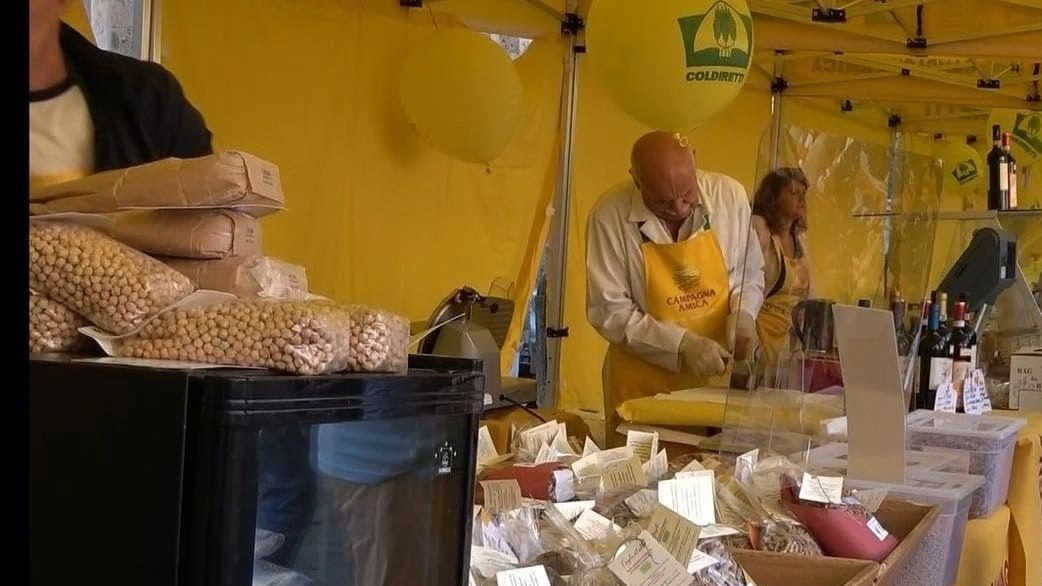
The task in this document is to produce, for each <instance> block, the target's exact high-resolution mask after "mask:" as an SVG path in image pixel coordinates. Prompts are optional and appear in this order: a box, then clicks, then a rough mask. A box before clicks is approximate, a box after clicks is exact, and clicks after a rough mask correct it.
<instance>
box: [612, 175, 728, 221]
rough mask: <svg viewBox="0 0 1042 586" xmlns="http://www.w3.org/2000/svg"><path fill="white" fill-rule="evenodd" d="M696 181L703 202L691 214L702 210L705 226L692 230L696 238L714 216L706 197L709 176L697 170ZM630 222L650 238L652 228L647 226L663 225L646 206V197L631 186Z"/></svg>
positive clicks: (635, 187)
mask: <svg viewBox="0 0 1042 586" xmlns="http://www.w3.org/2000/svg"><path fill="white" fill-rule="evenodd" d="M695 181H697V182H698V193H699V197H700V199H701V200H702V201H701V203H699V205H697V206H695V207H693V208H691V213H692V214H694V213H695V212H696V211H698V210H699V209H701V210H702V211H703V220H704V221H703V225H702V226H700V227H699V228H698V229H695V230H692V233H691V235H692V236H694V235H695V234H697V233H698V232H700V231H701V230H704V229H706V228H708V226H709V218H710V216H711V215H712V213H711V212H712V207H711V205H710V203H709V197H708V196H707V195H706V194H707V193H708V191H709V176H708V175H707V174H706V173H705V171H702V170H701V169H696V170H695ZM627 220H628V221H630V222H633V223H635V224H638V225H641V226H642V227H641V231H642V232H644V234H646V235H647V236H648V237H653V236H654V235H653V234H648V232H647V231H646V230H648V229H649V228H650V226H647V224H648V223H649V222H651V223H653V224H661V222H662V221H661V220H660V219H659V217H658V216H656V215H655V213H654V212H652V211H651V210H649V209H648V206H646V205H644V197H643V196H642V195H641V194H640V190H639V189H637V186H636V185H630V213H629V217H628V218H627Z"/></svg>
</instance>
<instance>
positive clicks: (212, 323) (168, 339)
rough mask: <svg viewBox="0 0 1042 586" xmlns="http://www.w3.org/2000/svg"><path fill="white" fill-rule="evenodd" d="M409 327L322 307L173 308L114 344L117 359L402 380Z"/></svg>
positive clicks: (362, 311)
mask: <svg viewBox="0 0 1042 586" xmlns="http://www.w3.org/2000/svg"><path fill="white" fill-rule="evenodd" d="M408 344H409V324H408V322H407V321H406V320H405V319H404V318H402V317H400V316H397V315H394V314H392V313H389V312H385V311H381V310H378V309H372V308H368V307H363V306H342V305H338V304H335V303H331V302H328V301H260V300H258V301H233V302H230V303H221V304H217V305H205V306H196V307H183V308H174V309H172V310H170V311H166V312H164V313H162V314H160V315H159V316H158V317H157V318H155V319H154V320H152V321H150V322H148V323H147V324H145V326H144V327H143V328H141V330H140V331H138V332H136V333H134V334H133V335H132V336H129V337H126V338H119V339H117V340H116V341H115V343H114V348H113V349H114V351H115V353H116V354H117V355H119V356H125V357H130V358H157V359H165V360H184V361H190V362H203V363H208V364H225V365H237V366H250V367H264V368H272V369H275V370H279V371H283V372H289V373H293V374H301V375H318V374H329V373H333V372H340V371H345V370H346V371H352V372H403V371H405V370H406V369H407V368H408Z"/></svg>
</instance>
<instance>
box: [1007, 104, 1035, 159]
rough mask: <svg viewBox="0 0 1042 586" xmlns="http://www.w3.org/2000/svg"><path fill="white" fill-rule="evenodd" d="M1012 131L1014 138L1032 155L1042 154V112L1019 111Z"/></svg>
mask: <svg viewBox="0 0 1042 586" xmlns="http://www.w3.org/2000/svg"><path fill="white" fill-rule="evenodd" d="M1011 133H1012V134H1013V140H1014V141H1016V143H1017V144H1018V145H1020V148H1022V149H1024V150H1025V151H1027V152H1028V153H1029V154H1030V155H1031V156H1032V157H1037V156H1039V155H1042V114H1039V113H1038V112H1033V113H1031V114H1021V113H1020V112H1017V121H1016V122H1015V123H1014V124H1013V130H1012V131H1011Z"/></svg>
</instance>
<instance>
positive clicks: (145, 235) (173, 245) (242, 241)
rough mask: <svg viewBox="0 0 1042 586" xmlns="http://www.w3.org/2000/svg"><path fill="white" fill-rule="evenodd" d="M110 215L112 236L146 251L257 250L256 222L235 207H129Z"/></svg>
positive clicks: (209, 254) (224, 253)
mask: <svg viewBox="0 0 1042 586" xmlns="http://www.w3.org/2000/svg"><path fill="white" fill-rule="evenodd" d="M111 217H112V220H113V224H112V236H113V237H114V238H115V239H116V240H119V241H120V242H122V243H124V244H126V245H128V246H132V247H134V248H136V249H138V250H140V251H142V252H147V253H148V254H154V255H159V256H173V257H178V258H198V259H219V258H226V257H229V256H257V255H259V254H260V253H261V226H260V222H258V221H257V218H254V217H253V216H250V215H249V214H245V213H243V212H239V211H235V210H227V209H218V210H133V211H126V212H116V213H114V214H112V216H111Z"/></svg>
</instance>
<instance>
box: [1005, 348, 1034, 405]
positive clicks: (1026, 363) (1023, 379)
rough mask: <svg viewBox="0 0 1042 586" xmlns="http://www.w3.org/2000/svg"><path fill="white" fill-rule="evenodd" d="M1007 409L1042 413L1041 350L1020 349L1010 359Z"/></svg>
mask: <svg viewBox="0 0 1042 586" xmlns="http://www.w3.org/2000/svg"><path fill="white" fill-rule="evenodd" d="M1009 408H1010V409H1011V410H1014V411H1042V348H1034V347H1027V348H1021V349H1019V350H1017V351H1016V352H1014V353H1013V356H1012V357H1010V360H1009Z"/></svg>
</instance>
